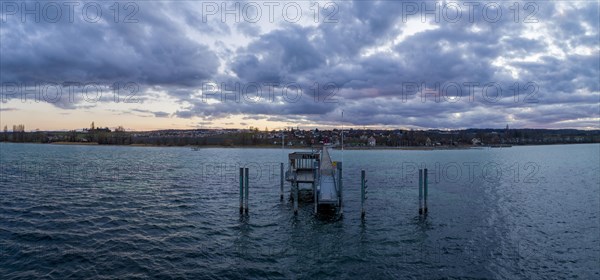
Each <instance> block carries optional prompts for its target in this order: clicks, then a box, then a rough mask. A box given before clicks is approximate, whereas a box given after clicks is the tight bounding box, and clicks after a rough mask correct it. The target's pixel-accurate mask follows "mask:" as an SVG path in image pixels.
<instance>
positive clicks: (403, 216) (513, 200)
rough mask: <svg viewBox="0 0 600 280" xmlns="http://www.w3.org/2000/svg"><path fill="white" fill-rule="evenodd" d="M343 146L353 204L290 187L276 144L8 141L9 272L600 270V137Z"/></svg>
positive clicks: (177, 274) (472, 273) (315, 274)
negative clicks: (244, 207)
mask: <svg viewBox="0 0 600 280" xmlns="http://www.w3.org/2000/svg"><path fill="white" fill-rule="evenodd" d="M288 152H291V150H286V151H285V153H288ZM331 154H332V157H333V160H337V161H340V160H342V157H343V161H344V173H343V174H344V185H345V192H344V199H345V207H344V213H343V216H341V217H339V216H336V215H321V216H318V217H315V216H314V215H313V213H312V209H313V208H312V205H311V204H301V207H300V211H299V214H298V215H297V216H294V215H293V211H292V208H291V205H290V202H289V201H288V200H287V199H285V200H284V201H283V202H281V201H280V200H279V162H281V161H282V160H283V159H284V152H283V151H282V150H279V149H234V148H226V149H216V148H215V149H202V150H199V151H192V150H191V149H190V148H157V147H118V146H60V145H39V144H9V143H1V144H0V164H1V168H0V172H1V173H0V175H1V176H0V279H35V278H48V279H67V278H82V279H89V278H100V279H127V278H165V279H169V278H189V279H211V278H212V279H221V278H284V279H289V278H305V279H315V278H319V279H320V278H358V279H378V278H384V279H403V278H414V279H421V278H496V279H498V278H501V279H504V278H520V279H547V278H580V279H599V278H600V266H599V265H598V264H599V263H600V213H599V212H600V175H599V174H600V145H598V144H589V145H555V146H528V147H512V148H501V149H489V148H487V149H477V150H445V151H442V150H438V151H399V150H372V151H359V150H354V151H352V150H346V151H344V153H343V155H342V153H341V152H340V151H332V153H331ZM239 167H249V168H250V184H251V189H250V200H249V208H250V213H249V215H247V216H246V215H243V216H241V215H240V214H239V209H238V206H239V199H238V191H239V185H238V168H239ZM421 167H427V168H428V170H429V178H430V179H429V181H430V187H429V189H430V190H429V199H428V203H429V205H428V207H429V214H428V216H427V217H426V218H423V217H420V216H419V214H418V188H417V183H418V175H417V172H416V170H417V169H418V168H421ZM361 169H364V170H366V173H367V178H368V186H369V187H368V192H369V193H368V199H367V204H366V207H367V214H366V218H365V220H364V221H361V219H360V189H359V188H360V170H361ZM286 191H289V185H286ZM286 198H287V194H286Z"/></svg>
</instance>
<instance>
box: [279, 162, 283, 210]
mask: <svg viewBox="0 0 600 280" xmlns="http://www.w3.org/2000/svg"><path fill="white" fill-rule="evenodd" d="M279 174H280V176H279V200H281V201H283V162H282V163H281V164H280V165H279Z"/></svg>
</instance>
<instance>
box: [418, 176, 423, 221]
mask: <svg viewBox="0 0 600 280" xmlns="http://www.w3.org/2000/svg"><path fill="white" fill-rule="evenodd" d="M419 214H423V169H419Z"/></svg>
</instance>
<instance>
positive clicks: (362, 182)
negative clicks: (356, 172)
mask: <svg viewBox="0 0 600 280" xmlns="http://www.w3.org/2000/svg"><path fill="white" fill-rule="evenodd" d="M365 187H366V184H365V171H364V170H361V171H360V217H361V219H364V218H365Z"/></svg>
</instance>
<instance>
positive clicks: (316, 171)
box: [313, 161, 319, 214]
mask: <svg viewBox="0 0 600 280" xmlns="http://www.w3.org/2000/svg"><path fill="white" fill-rule="evenodd" d="M313 168H314V172H313V174H314V175H313V195H314V197H315V198H314V200H315V201H314V203H315V214H317V211H318V207H319V204H318V201H317V199H318V195H317V181H318V180H319V178H318V177H319V175H318V174H319V173H318V170H319V169H318V168H319V162H317V161H315V162H314V163H313Z"/></svg>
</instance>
